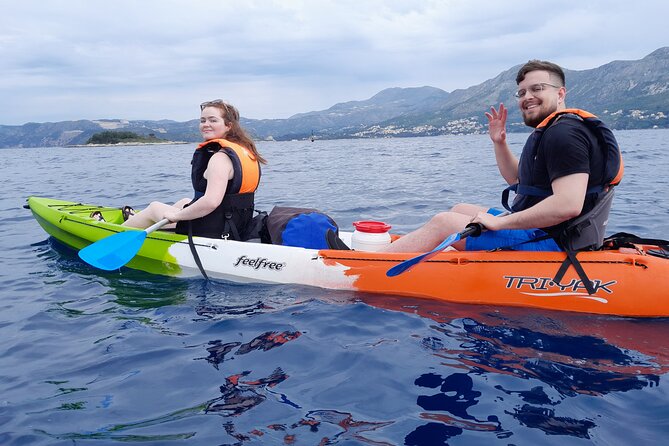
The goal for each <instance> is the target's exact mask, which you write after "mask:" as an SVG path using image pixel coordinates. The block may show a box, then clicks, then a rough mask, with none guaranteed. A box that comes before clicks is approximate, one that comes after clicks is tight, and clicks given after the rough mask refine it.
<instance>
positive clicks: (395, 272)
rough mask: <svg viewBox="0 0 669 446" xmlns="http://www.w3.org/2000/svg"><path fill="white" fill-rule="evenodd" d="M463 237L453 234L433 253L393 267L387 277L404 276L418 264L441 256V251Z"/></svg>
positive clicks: (387, 272)
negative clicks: (403, 274) (405, 272)
mask: <svg viewBox="0 0 669 446" xmlns="http://www.w3.org/2000/svg"><path fill="white" fill-rule="evenodd" d="M461 237H462V235H461V233H460V232H457V233H455V234H451V235H449V236H448V237H446V238H445V239H444V241H443V242H441V243H439V245H438V246H437V247H436V248H434V249H433V250H432V251H429V252H426V253H425V254H421V255H419V256H416V257H412V258H410V259H408V260H405V261H404V262H402V263H398V264H397V265H395V266H393V267H392V268H390V269H389V270H388V271H386V276H388V277H395V276H397V275H400V274H402V273H403V272H404V271H407V270H408V269H409V268H411V267H412V266H414V265H415V264H417V263H420V262H424V261H425V260H428V259H431V258H432V257H434V256H435V255H437V254H439V253H440V252H441V251H443V250H444V249H446V248H448V247H449V246H451V245H452V244H454V243H457V242H458V241H459V240H460V239H461Z"/></svg>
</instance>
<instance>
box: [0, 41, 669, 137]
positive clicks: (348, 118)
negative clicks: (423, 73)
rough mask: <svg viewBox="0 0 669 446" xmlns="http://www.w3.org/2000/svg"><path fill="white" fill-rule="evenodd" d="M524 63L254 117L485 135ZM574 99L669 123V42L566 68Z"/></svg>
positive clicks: (275, 122) (292, 125)
mask: <svg viewBox="0 0 669 446" xmlns="http://www.w3.org/2000/svg"><path fill="white" fill-rule="evenodd" d="M519 68H520V65H517V66H514V67H511V68H509V69H508V70H506V71H504V72H502V73H500V74H499V75H497V76H496V77H494V78H492V79H489V80H487V81H485V82H483V83H481V84H479V85H475V86H472V87H469V88H466V89H459V90H454V91H452V92H450V93H449V92H446V91H444V90H441V89H439V88H434V87H429V86H425V87H415V88H389V89H386V90H383V91H381V92H379V93H377V94H376V95H374V96H373V97H371V98H369V99H367V100H364V101H350V102H343V103H340V104H336V105H334V106H332V107H330V108H329V109H327V110H322V111H312V112H308V113H300V114H296V115H294V116H291V117H290V118H287V119H260V120H258V119H246V118H242V125H243V126H244V127H245V128H247V129H248V130H249V131H250V133H251V134H252V135H253V136H254V137H255V138H256V139H258V140H292V139H307V138H310V137H312V135H313V137H315V138H317V139H335V138H374V137H393V136H394V137H408V136H432V135H442V134H468V133H483V132H485V131H487V127H486V122H487V121H486V118H485V116H484V112H485V111H487V110H489V109H490V106H491V105H497V104H499V103H500V102H504V103H507V104H510V103H512V102H514V101H515V98H514V97H513V92H514V91H515V89H516V82H515V77H516V73H517V71H518V69H519ZM565 75H566V78H567V92H568V93H567V104H568V106H570V107H578V108H583V109H586V110H588V111H590V112H592V113H594V114H595V115H597V116H599V117H601V118H602V119H603V120H604V121H605V122H606V123H607V124H608V125H609V126H610V127H612V128H613V129H650V128H669V47H663V48H659V49H657V50H655V51H653V52H652V53H651V54H649V55H647V56H646V57H644V58H642V59H639V60H633V61H613V62H610V63H607V64H605V65H602V66H600V67H597V68H593V69H589V70H579V71H573V70H565ZM198 121H199V120H197V119H194V120H190V121H186V122H177V121H171V120H160V121H147V120H134V121H128V120H122V119H108V120H95V121H87V120H80V121H63V122H53V123H28V124H24V125H20V126H6V125H0V147H51V146H66V145H78V144H85V143H86V141H87V140H88V139H89V138H90V137H91V136H92V135H93V134H95V133H98V132H101V131H104V130H115V129H122V130H124V131H131V132H134V133H138V134H141V135H146V136H149V135H155V136H156V137H158V138H161V139H166V140H170V141H185V142H198V141H199V140H200V133H199V130H198ZM508 122H509V131H528V128H527V127H525V126H524V124H523V123H522V119H521V118H520V113H519V111H518V109H517V107H513V106H511V107H509V119H508Z"/></svg>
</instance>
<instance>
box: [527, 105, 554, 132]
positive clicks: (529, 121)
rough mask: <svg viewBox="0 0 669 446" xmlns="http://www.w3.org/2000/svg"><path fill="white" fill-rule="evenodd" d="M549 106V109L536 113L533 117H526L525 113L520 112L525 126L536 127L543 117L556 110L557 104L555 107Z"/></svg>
mask: <svg viewBox="0 0 669 446" xmlns="http://www.w3.org/2000/svg"><path fill="white" fill-rule="evenodd" d="M551 108H552V109H551V110H546V111H545V112H544V113H541V114H539V115H536V116H535V117H527V115H525V113H522V116H523V122H524V123H525V125H526V126H528V127H532V128H533V129H536V128H537V126H538V125H539V124H541V123H542V122H543V120H544V119H546V118H547V117H549V116H550V115H551V114H553V113H555V112H556V111H557V106H556V107H551Z"/></svg>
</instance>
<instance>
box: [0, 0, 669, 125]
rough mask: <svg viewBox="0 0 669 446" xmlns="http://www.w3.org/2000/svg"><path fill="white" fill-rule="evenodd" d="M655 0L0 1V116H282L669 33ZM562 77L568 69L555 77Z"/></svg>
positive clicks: (580, 59) (602, 52)
mask: <svg viewBox="0 0 669 446" xmlns="http://www.w3.org/2000/svg"><path fill="white" fill-rule="evenodd" d="M667 17H669V2H667V1H666V0H648V1H644V0H638V1H636V2H630V1H618V0H608V1H607V0H588V1H583V0H578V1H576V0H563V1H561V2H555V1H544V0H534V1H527V0H521V1H516V0H503V1H500V0H495V1H490V0H402V1H399V0H332V1H330V0H278V1H271V0H266V1H260V0H236V1H232V0H111V1H110V0H21V1H17V0H0V125H21V124H24V123H27V122H56V121H67V120H78V119H91V120H94V119H129V120H136V119H148V120H158V119H171V120H175V121H186V120H190V119H195V118H198V117H199V104H200V103H201V102H203V101H206V100H211V99H218V98H220V99H224V100H226V101H229V102H230V103H232V104H234V105H235V106H236V107H237V108H238V109H239V110H240V113H241V115H242V116H244V117H246V118H253V119H275V118H288V117H290V116H292V115H294V114H296V113H304V112H309V111H316V110H325V109H327V108H329V107H331V106H333V105H334V104H337V103H340V102H347V101H354V100H365V99H368V98H370V97H372V96H373V95H375V94H376V93H378V92H379V91H381V90H383V89H385V88H390V87H420V86H424V85H429V86H432V87H437V88H441V89H443V90H445V91H449V92H450V91H453V90H455V89H462V88H468V87H470V86H473V85H477V84H479V83H481V82H484V81H485V80H488V79H491V78H494V77H495V76H497V75H498V74H499V73H501V72H502V71H505V70H508V69H509V68H511V67H513V66H515V65H518V64H521V63H524V62H526V61H528V60H529V59H544V60H550V61H552V62H556V63H558V64H559V65H561V66H562V67H564V68H567V69H570V70H585V69H591V68H596V67H599V66H601V65H604V64H606V63H608V62H611V61H614V60H637V59H641V58H643V57H644V56H646V55H648V54H649V53H651V52H653V51H654V50H656V49H657V48H660V47H663V46H669V32H667V31H666V22H667ZM567 81H568V80H567Z"/></svg>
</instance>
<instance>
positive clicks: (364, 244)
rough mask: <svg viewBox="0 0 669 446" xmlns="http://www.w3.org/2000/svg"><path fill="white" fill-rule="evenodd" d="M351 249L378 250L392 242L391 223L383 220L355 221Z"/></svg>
mask: <svg viewBox="0 0 669 446" xmlns="http://www.w3.org/2000/svg"><path fill="white" fill-rule="evenodd" d="M353 227H355V231H353V236H352V237H351V249H353V250H355V251H378V250H380V249H381V248H383V247H384V246H387V245H389V244H390V234H389V233H388V231H389V230H390V225H388V224H386V223H384V222H382V221H356V222H353Z"/></svg>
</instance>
